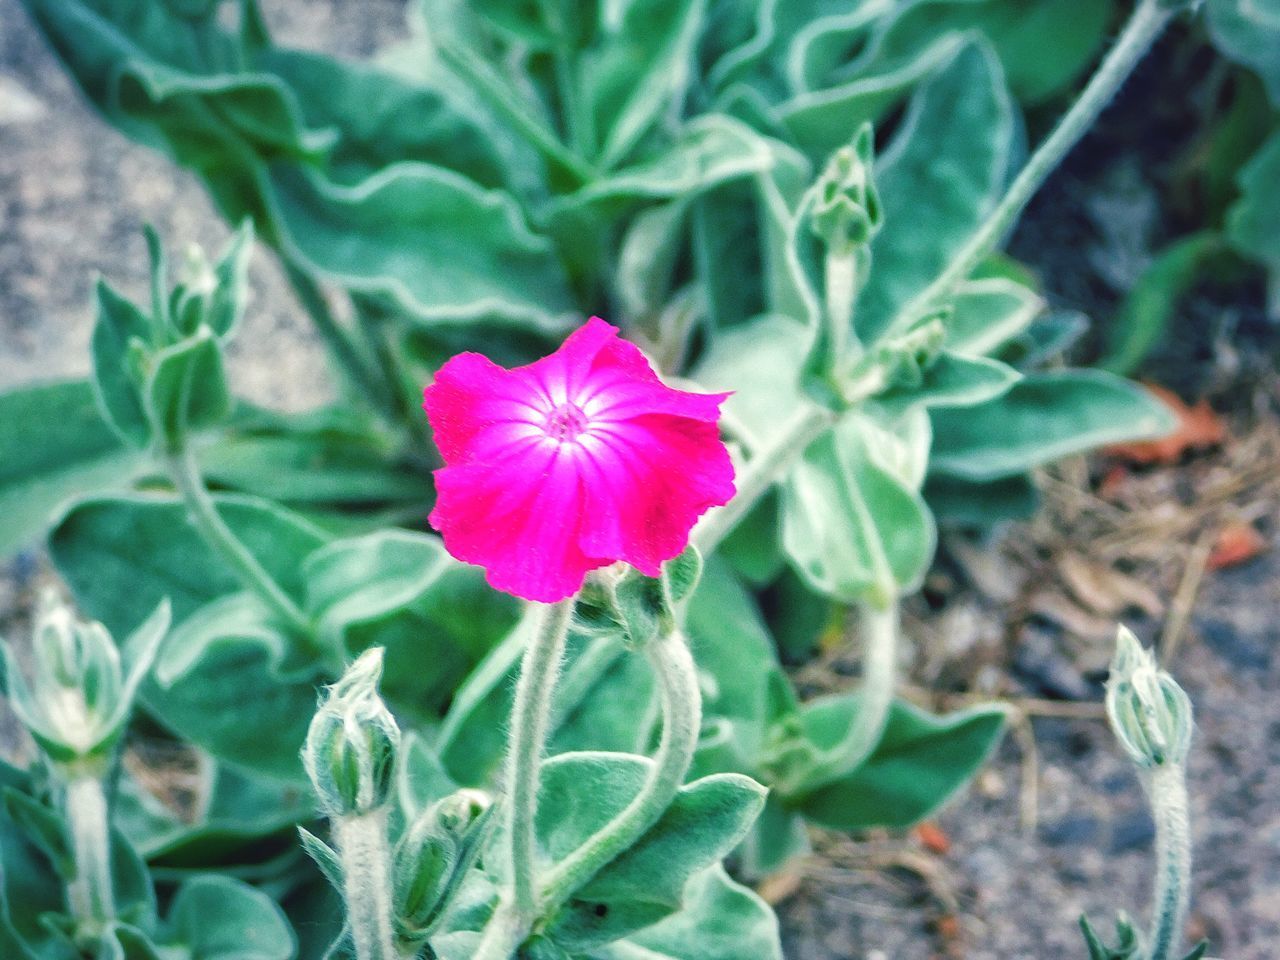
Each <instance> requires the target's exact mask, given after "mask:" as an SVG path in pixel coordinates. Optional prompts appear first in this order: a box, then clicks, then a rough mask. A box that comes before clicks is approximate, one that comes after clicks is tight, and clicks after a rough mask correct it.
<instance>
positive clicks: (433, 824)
mask: <svg viewBox="0 0 1280 960" xmlns="http://www.w3.org/2000/svg"><path fill="white" fill-rule="evenodd" d="M492 809H493V804H492V800H491V799H490V798H489V796H488V795H487V794H485V793H482V792H481V791H479V790H459V791H458V792H457V793H453V794H450V795H449V796H447V797H445V798H444V799H443V800H440V801H439V802H437V803H435V804H433V805H432V806H430V807H428V808H427V809H426V810H425V811H423V813H422V814H421V815H420V816H419V817H418V818H417V819H416V820H415V821H414V822H413V824H412V825H411V826H410V827H409V829H408V830H407V831H406V832H405V835H404V836H403V837H402V838H401V840H400V843H399V844H398V845H397V846H396V855H395V890H396V925H397V930H398V932H399V935H400V937H401V938H402V939H403V940H405V941H406V942H408V943H418V942H425V940H426V938H427V935H428V934H429V933H430V931H431V929H432V928H433V927H434V926H435V924H436V923H437V922H438V921H439V919H440V917H441V916H442V915H443V913H444V909H445V907H447V906H448V904H449V901H450V900H451V899H452V898H453V894H454V893H455V892H456V891H457V889H458V887H459V886H460V885H461V883H462V880H463V879H464V877H465V876H466V872H467V871H468V870H470V869H471V866H472V864H474V863H475V859H476V857H477V856H478V855H479V853H480V846H481V844H482V843H483V841H484V836H485V832H486V831H485V827H486V825H487V824H488V822H489V817H490V813H491V811H492Z"/></svg>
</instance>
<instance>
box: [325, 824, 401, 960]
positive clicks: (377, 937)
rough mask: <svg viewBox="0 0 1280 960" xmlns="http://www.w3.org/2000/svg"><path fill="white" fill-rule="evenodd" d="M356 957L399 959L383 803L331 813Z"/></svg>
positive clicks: (376, 959)
mask: <svg viewBox="0 0 1280 960" xmlns="http://www.w3.org/2000/svg"><path fill="white" fill-rule="evenodd" d="M333 840H334V844H335V845H336V847H337V851H338V858H339V860H340V862H341V864H342V896H343V900H344V901H345V903H346V907H347V925H348V926H349V927H350V929H351V942H352V945H353V947H354V948H355V960H403V958H402V955H401V953H400V951H399V950H398V949H397V948H396V937H395V925H394V922H393V920H392V916H391V910H392V906H391V905H392V892H391V867H390V861H391V852H390V848H389V846H388V843H387V809H386V808H385V807H380V808H378V809H377V810H373V811H371V812H369V813H362V814H351V815H347V816H339V817H334V818H333Z"/></svg>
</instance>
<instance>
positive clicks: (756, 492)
mask: <svg viewBox="0 0 1280 960" xmlns="http://www.w3.org/2000/svg"><path fill="white" fill-rule="evenodd" d="M835 421H836V415H835V414H834V413H832V411H830V410H828V409H827V408H825V407H819V406H818V405H817V404H810V405H808V406H806V407H805V408H803V409H802V410H801V411H800V412H799V413H797V414H796V415H795V417H793V418H792V420H791V422H790V423H788V424H787V426H786V428H785V429H784V430H783V431H782V433H781V434H780V435H779V436H778V437H777V438H776V439H775V440H774V442H773V443H771V444H769V446H767V447H765V448H764V449H763V450H761V451H760V452H759V453H757V454H756V455H755V456H753V457H752V458H751V459H750V460H748V461H747V465H746V467H745V468H744V469H743V470H742V472H741V473H740V474H738V479H737V485H738V492H737V493H736V494H735V495H734V497H733V499H732V500H730V501H729V502H728V503H727V504H725V505H724V506H723V507H717V508H716V509H715V510H712V511H711V512H710V513H708V514H707V515H706V516H704V517H703V518H702V520H701V521H700V522H699V523H698V525H697V527H695V528H694V531H693V537H692V541H693V545H694V546H695V547H697V548H698V550H699V552H701V553H702V555H703V556H704V557H705V556H710V555H711V553H712V551H714V550H715V548H716V547H717V546H719V545H720V541H722V540H723V539H724V538H725V537H727V536H728V535H729V534H730V533H731V532H732V531H733V528H734V527H736V526H737V525H738V523H739V522H740V521H741V520H742V518H743V517H745V516H746V515H747V514H748V513H750V512H751V508H752V507H754V506H755V505H756V503H757V502H758V501H759V500H760V498H761V497H763V496H764V495H765V494H766V493H767V492H768V491H769V488H770V487H771V486H773V484H774V483H775V482H776V481H777V479H778V478H779V477H780V476H781V475H782V474H783V473H785V472H786V470H787V468H788V467H789V466H791V464H792V463H793V462H794V461H795V460H796V458H797V457H799V456H800V455H801V454H803V453H804V451H805V449H806V448H807V447H808V446H809V444H810V443H812V442H813V441H814V440H816V439H817V438H818V437H820V436H822V434H824V433H826V431H827V429H828V428H829V427H830V426H831V425H832V424H833V423H835Z"/></svg>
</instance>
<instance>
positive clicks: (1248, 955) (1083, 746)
mask: <svg viewBox="0 0 1280 960" xmlns="http://www.w3.org/2000/svg"><path fill="white" fill-rule="evenodd" d="M265 6H266V7H267V10H266V13H267V15H268V17H269V19H270V20H271V22H272V26H273V27H274V28H275V31H276V34H277V36H278V37H279V38H280V39H281V41H282V42H288V43H292V44H295V45H299V46H305V47H312V48H318V49H326V50H330V51H336V52H338V53H340V54H342V55H350V56H364V55H367V54H368V53H370V52H371V51H372V50H373V49H375V48H376V46H377V45H378V44H379V43H383V42H386V41H387V40H388V39H391V38H394V37H395V36H396V35H397V32H398V23H399V20H398V17H399V7H400V4H398V3H395V2H392V0H378V2H364V3H359V4H357V3H355V2H347V3H340V2H338V0H323V2H319V0H309V2H307V3H305V4H304V3H301V2H297V0H295V2H291V3H283V2H279V0H277V2H271V3H267V4H265ZM1069 185H1070V184H1069V183H1068V187H1069ZM1059 189H1066V188H1063V187H1062V185H1061V183H1059ZM1064 195H1065V194H1062V193H1059V194H1057V196H1058V197H1059V198H1060V199H1061V198H1062V197H1063V196H1064ZM1032 216H1033V223H1032V224H1031V225H1030V226H1029V227H1028V228H1027V229H1026V230H1024V231H1023V233H1022V235H1021V236H1022V237H1023V238H1024V239H1023V241H1022V242H1023V244H1024V246H1023V247H1020V248H1019V249H1020V253H1021V254H1022V255H1023V256H1024V257H1030V258H1031V259H1033V260H1034V259H1035V255H1034V250H1031V251H1029V250H1027V249H1026V246H1025V245H1026V243H1027V241H1026V239H1025V238H1026V237H1027V236H1028V231H1032V232H1034V230H1035V223H1036V222H1038V223H1040V225H1041V229H1042V230H1043V226H1044V223H1045V222H1046V220H1049V219H1050V218H1051V217H1052V216H1053V212H1052V210H1048V211H1045V212H1044V213H1043V214H1042V215H1041V216H1040V217H1039V218H1038V220H1037V219H1036V218H1035V217H1036V215H1035V211H1033V215H1032ZM144 222H151V223H153V224H155V225H156V227H157V229H158V230H159V231H160V233H161V235H162V236H164V237H166V238H167V239H168V240H169V242H170V244H171V245H172V246H173V247H174V248H175V249H180V248H181V246H183V245H185V244H187V243H191V242H198V243H201V244H203V245H205V246H206V248H216V247H217V246H218V245H219V244H220V243H221V242H222V241H223V240H224V239H225V237H226V235H227V230H226V229H225V228H224V227H223V226H222V224H221V222H220V221H219V219H218V217H217V216H216V215H215V214H214V212H213V210H212V208H211V206H210V204H209V201H208V199H207V198H206V196H205V195H204V193H203V191H202V189H201V188H200V186H199V184H198V183H196V182H195V180H194V179H193V178H192V177H191V176H190V175H188V174H186V173H184V172H182V171H180V170H178V169H176V168H175V167H174V166H173V165H172V164H170V163H169V162H168V161H167V160H165V159H164V158H162V157H160V156H158V155H156V154H154V153H152V152H150V151H148V150H145V149H143V148H141V147H137V146H134V145H132V144H130V143H128V142H127V141H125V140H124V139H123V138H122V137H121V136H119V135H118V134H116V133H115V132H114V131H112V130H111V129H109V128H108V127H107V126H106V125H104V124H103V123H102V122H101V121H100V120H99V119H98V118H97V117H96V116H94V115H93V113H92V112H91V111H90V110H89V109H88V108H87V107H86V106H85V105H84V103H83V102H82V101H81V100H80V98H79V97H78V95H77V94H76V92H75V91H74V89H73V88H72V87H71V85H70V83H69V81H68V80H67V78H66V77H65V75H64V74H63V72H62V71H61V69H60V68H59V66H58V65H57V63H56V62H55V60H54V58H53V57H52V56H51V55H50V54H49V53H48V51H47V50H46V49H45V47H44V46H43V43H42V42H41V40H40V39H39V37H38V36H37V35H36V33H35V31H34V29H33V28H32V27H31V25H30V23H29V22H28V20H27V18H26V15H25V13H24V12H23V11H22V10H21V8H20V7H19V5H18V3H17V0H0V387H7V386H12V385H16V384H20V383H25V382H30V381H35V380H39V379H46V378H53V377H62V376H69V375H80V374H83V373H85V372H86V371H87V368H88V354H87V343H88V336H89V330H90V321H91V315H90V308H89V303H90V291H91V284H92V282H93V280H94V277H95V276H96V275H97V274H98V273H102V274H104V275H106V276H108V277H110V278H111V280H112V281H113V282H114V283H116V284H117V285H119V286H120V287H122V288H124V290H125V291H126V292H127V293H129V294H139V295H140V294H141V292H142V290H143V288H144V285H145V276H146V257H145V250H144V246H143V243H142V239H141V235H140V226H141V225H142V224H143V223H144ZM1081 269H1085V270H1087V269H1089V268H1088V267H1087V266H1085V267H1083V268H1082V267H1080V266H1077V271H1079V270H1081ZM252 279H253V291H254V301H253V307H252V309H251V310H250V314H249V318H248V320H247V322H246V327H245V331H244V335H243V336H242V337H241V338H240V340H239V343H240V347H239V350H238V352H237V353H236V354H235V355H234V357H233V360H232V373H233V377H234V378H235V380H236V381H237V385H238V387H239V388H240V389H241V390H242V391H243V392H244V393H246V394H248V395H249V396H252V397H254V398H255V399H257V400H259V401H261V402H263V403H267V404H270V405H273V406H277V407H282V408H298V407H305V406H308V405H311V404H313V403H316V402H318V401H320V400H322V399H324V397H325V392H324V387H323V380H324V378H323V377H320V376H319V375H318V371H320V370H321V369H322V364H323V356H322V352H321V350H320V349H319V347H318V346H317V345H316V344H315V342H314V341H313V340H312V338H311V337H310V336H309V335H308V328H307V325H306V321H305V319H304V318H303V317H302V316H301V315H300V311H299V310H298V309H297V308H296V307H295V306H294V304H293V302H292V299H291V297H290V294H289V292H288V290H287V289H286V286H285V284H284V282H283V280H282V278H281V276H280V273H279V271H278V270H277V269H276V267H275V265H274V264H273V263H271V262H269V260H268V258H267V256H265V255H259V256H258V257H256V258H255V261H254V265H253V270H252ZM1053 286H1054V283H1053V282H1052V281H1051V282H1050V287H1051V289H1052V288H1053ZM1067 286H1069V285H1067V284H1066V282H1065V281H1064V287H1063V289H1066V287H1067ZM1275 399H1276V398H1275V397H1274V396H1273V397H1271V398H1270V400H1271V402H1272V403H1274V401H1275ZM1188 546H1189V544H1188V542H1183V541H1182V540H1176V539H1175V540H1171V541H1170V544H1169V549H1170V550H1171V551H1185V550H1186V549H1187V548H1188ZM34 562H35V561H33V558H31V557H25V558H20V559H19V560H18V561H12V562H9V563H8V564H7V565H5V566H0V626H5V625H12V624H13V623H14V622H15V620H17V619H20V618H21V616H22V614H23V613H24V612H25V611H24V609H23V608H24V606H25V604H26V603H27V602H28V601H29V591H27V590H26V589H23V586H22V585H23V584H26V583H28V582H29V579H30V574H31V571H32V569H33V564H34ZM918 614H919V618H920V619H919V620H918V621H917V626H918V628H919V630H918V631H916V630H913V633H918V635H919V636H921V637H940V638H941V642H942V643H943V644H944V645H945V646H947V647H950V648H952V649H956V650H959V649H960V648H962V647H963V646H964V644H965V643H966V642H968V641H966V640H964V638H965V637H969V636H974V635H977V636H989V637H990V636H994V637H999V638H1003V639H1002V641H1001V643H1003V646H1001V645H1000V644H999V643H997V644H995V646H996V647H997V648H999V649H1001V650H1003V656H1004V660H1003V661H1002V662H999V663H997V664H996V666H997V667H998V668H999V669H1001V670H1002V671H1004V673H1005V674H1008V675H1009V676H1012V677H1014V679H1013V680H1011V681H1010V683H1008V684H1004V685H1002V687H1001V689H1011V690H1012V691H1014V692H1018V691H1022V692H1026V693H1032V694H1035V695H1037V696H1041V697H1043V696H1045V695H1046V692H1048V693H1051V694H1056V695H1057V696H1067V697H1068V698H1070V697H1080V698H1083V699H1084V700H1085V701H1088V700H1090V699H1092V700H1095V701H1096V698H1097V697H1098V694H1099V689H1100V688H1099V687H1098V685H1097V683H1096V681H1097V679H1098V678H1097V675H1096V668H1097V666H1098V665H1099V664H1100V663H1103V662H1105V655H1106V650H1105V645H1103V644H1101V643H1095V644H1094V645H1093V647H1092V648H1086V649H1085V650H1084V652H1083V653H1081V652H1080V648H1079V647H1074V648H1072V647H1068V646H1066V645H1064V644H1063V643H1061V642H1059V640H1055V639H1053V638H1052V637H1051V638H1050V639H1049V640H1047V641H1046V640H1045V638H1044V636H1043V635H1041V634H1039V633H1035V632H1034V631H1029V630H1023V631H1022V632H1020V633H1018V634H1017V635H1015V636H1012V637H1008V636H1006V635H1005V631H1004V629H1003V627H1002V624H1003V623H1004V620H1005V618H1006V617H1008V616H1010V615H1011V611H1010V610H1009V609H1006V607H1004V606H1001V604H999V603H996V602H992V601H988V600H976V599H974V598H973V597H972V596H969V595H968V594H966V593H965V592H964V590H963V589H960V590H958V592H957V593H956V594H955V595H953V596H951V597H949V598H948V600H947V603H946V604H945V605H943V608H942V609H941V610H940V611H926V610H925V606H924V605H923V604H921V608H920V610H919V611H918ZM1277 622H1280V554H1277V553H1274V552H1273V553H1270V554H1266V555H1264V556H1263V557H1262V558H1260V559H1258V560H1255V561H1254V562H1253V563H1251V564H1249V565H1247V566H1245V567H1242V568H1240V569H1238V570H1234V571H1231V572H1223V573H1220V574H1218V575H1215V576H1213V577H1211V578H1209V579H1208V580H1207V581H1206V583H1205V585H1204V588H1203V589H1202V590H1201V592H1200V597H1199V601H1198V603H1197V605H1196V608H1195V611H1194V614H1193V615H1192V618H1191V622H1190V625H1189V628H1188V630H1187V631H1186V639H1185V640H1184V642H1183V644H1182V648H1181V650H1180V651H1179V653H1178V655H1177V657H1176V659H1175V661H1174V663H1173V669H1174V670H1175V672H1176V673H1177V674H1178V675H1179V676H1180V677H1181V678H1182V679H1183V680H1184V681H1185V685H1186V687H1187V689H1188V690H1189V692H1190V693H1191V695H1192V697H1193V699H1194V701H1195V703H1196V706H1197V716H1198V722H1199V735H1198V739H1197V743H1196V748H1195V752H1194V755H1193V759H1192V764H1191V775H1190V776H1191V789H1192V805H1193V818H1194V830H1195V842H1196V849H1197V851H1198V870H1197V874H1196V883H1195V887H1196V889H1195V900H1194V909H1193V916H1192V927H1193V928H1194V929H1193V931H1192V932H1193V933H1195V934H1197V935H1199V934H1203V935H1207V936H1209V937H1210V938H1211V939H1212V940H1213V943H1214V949H1213V953H1214V954H1215V955H1216V956H1219V957H1223V958H1231V960H1271V958H1273V957H1274V956H1275V948H1274V944H1275V943H1276V942H1280V700H1278V699H1277V687H1278V686H1280V662H1277V658H1276V657H1275V656H1274V653H1273V647H1274V641H1275V626H1274V625H1275V624H1276V623H1277ZM1144 626H1145V627H1146V633H1147V639H1149V638H1150V635H1151V634H1153V633H1155V632H1156V627H1157V624H1156V623H1155V622H1154V621H1152V622H1147V623H1145V624H1143V623H1138V624H1137V627H1138V628H1139V629H1142V628H1143V627H1144ZM931 642H932V641H931ZM1028 651H1031V652H1032V653H1035V652H1036V651H1040V652H1041V653H1043V656H1038V657H1033V656H1031V655H1030V654H1029V653H1028ZM1029 658H1030V659H1029ZM917 659H918V660H928V659H930V657H928V656H924V655H921V656H918V657H917ZM934 659H936V658H934ZM944 659H945V657H944ZM934 673H936V671H931V672H930V676H933V675H934ZM1064 678H1065V679H1064ZM1064 686H1065V688H1066V689H1063V687H1064ZM1075 707H1079V709H1078V710H1076V712H1078V713H1081V714H1087V713H1088V712H1089V711H1090V710H1091V709H1092V708H1090V707H1088V706H1081V705H1080V704H1076V705H1075ZM1075 707H1071V708H1067V709H1068V711H1070V710H1072V709H1075ZM1048 709H1050V710H1053V709H1055V708H1052V707H1051V708H1048ZM1031 712H1032V713H1034V712H1035V711H1034V710H1032V711H1031ZM1032 733H1033V734H1034V736H1033V737H1032V736H1031V734H1032ZM1033 748H1034V749H1033ZM936 825H937V827H938V828H939V829H940V831H941V833H940V834H939V833H932V834H926V835H923V836H922V835H919V834H913V835H912V836H911V837H905V838H904V837H887V836H886V837H872V838H868V839H865V840H860V841H858V842H854V841H850V840H848V839H845V838H838V837H820V838H818V845H817V846H818V850H819V854H818V855H816V856H815V857H814V858H812V859H811V860H809V861H807V862H806V863H804V864H802V865H800V866H799V867H798V869H797V870H796V871H794V872H793V873H792V874H790V875H788V876H787V877H783V878H778V879H775V881H774V882H772V883H770V885H769V888H768V893H769V894H770V895H771V896H772V897H773V898H774V899H776V900H778V901H779V910H780V913H781V916H782V918H783V925H784V930H785V938H786V944H787V955H788V956H789V957H790V958H791V960H844V958H863V957H865V958H868V960H871V958H876V960H891V958H892V960H932V958H948V960H951V958H955V960H959V958H963V960H994V958H1007V960H1013V958H1024V957H1026V958H1030V957H1035V958H1059V957H1061V958H1078V957H1083V955H1084V950H1083V946H1082V944H1081V941H1080V938H1079V934H1078V932H1077V931H1076V928H1075V922H1076V917H1077V916H1078V915H1079V913H1080V912H1081V911H1087V912H1088V913H1089V915H1090V916H1092V917H1093V918H1094V919H1095V921H1097V922H1099V924H1100V925H1101V924H1105V923H1107V922H1108V920H1109V918H1110V916H1111V915H1112V914H1113V913H1114V911H1115V910H1116V909H1117V908H1126V909H1128V910H1130V911H1132V912H1135V913H1136V914H1138V916H1140V917H1145V913H1146V901H1147V890H1148V887H1149V882H1150V874H1151V870H1152V860H1151V850H1150V848H1151V840H1152V835H1153V831H1152V826H1151V822H1150V819H1149V817H1148V816H1147V815H1146V813H1145V805H1144V801H1143V797H1142V793H1141V788H1140V786H1139V784H1138V781H1137V779H1136V778H1135V776H1134V775H1133V773H1132V771H1131V770H1130V768H1129V767H1128V765H1127V764H1126V763H1125V762H1124V761H1123V760H1122V758H1121V757H1120V755H1119V752H1118V750H1117V749H1116V747H1115V746H1114V744H1113V742H1112V740H1111V738H1110V736H1109V734H1108V733H1107V730H1106V728H1105V725H1104V724H1103V723H1102V722H1101V721H1100V720H1099V719H1097V718H1096V717H1094V718H1087V717H1086V718H1077V719H1067V718H1062V717H1049V716H1044V717H1038V718H1035V719H1033V720H1031V721H1030V725H1029V726H1027V725H1024V726H1022V727H1019V728H1018V732H1017V734H1016V735H1014V736H1010V737H1009V738H1008V739H1007V740H1006V742H1005V744H1004V745H1003V746H1002V748H1001V749H1000V751H999V753H998V755H997V757H996V758H995V760H994V762H993V763H992V764H991V765H990V767H989V768H988V770H987V771H985V772H984V773H983V774H982V775H981V776H980V777H979V779H978V781H977V782H976V784H975V785H974V787H973V788H972V789H970V790H969V791H968V792H967V794H966V795H965V796H963V797H960V798H957V800H956V801H955V802H953V803H952V804H951V805H950V806H949V807H948V809H947V810H946V811H944V813H943V814H942V815H941V816H940V817H939V818H938V820H937V823H936ZM925 840H928V841H929V844H928V845H927V846H926V844H925V843H924V841H925ZM744 960H747V958H744Z"/></svg>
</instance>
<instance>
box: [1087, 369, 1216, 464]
mask: <svg viewBox="0 0 1280 960" xmlns="http://www.w3.org/2000/svg"><path fill="white" fill-rule="evenodd" d="M1143 386H1144V387H1146V389H1147V390H1148V391H1149V392H1150V393H1151V394H1152V395H1154V396H1155V397H1156V399H1158V400H1160V402H1162V403H1163V404H1164V405H1165V406H1166V407H1168V408H1169V409H1170V410H1172V411H1173V414H1174V416H1175V417H1177V418H1178V425H1177V427H1176V428H1175V429H1174V431H1173V432H1172V433H1170V434H1169V435H1168V436H1165V437H1160V438H1159V439H1156V440H1141V441H1138V442H1135V443H1117V444H1113V445H1112V446H1110V447H1107V448H1106V450H1105V451H1104V452H1105V453H1107V454H1108V455H1109V456H1112V457H1116V458H1117V459H1119V460H1124V461H1126V462H1128V463H1136V464H1166V465H1167V464H1173V463H1177V462H1178V461H1179V460H1181V459H1182V457H1183V455H1184V454H1186V453H1192V452H1196V451H1199V450H1207V449H1209V448H1210V447H1216V446H1217V445H1218V444H1220V443H1222V441H1223V440H1224V439H1226V436H1227V430H1226V427H1225V426H1224V425H1223V423H1222V419H1221V418H1220V417H1219V416H1218V415H1217V414H1216V413H1214V412H1213V408H1212V407H1210V406H1209V403H1208V401H1207V400H1201V401H1199V402H1198V403H1197V404H1196V405H1195V406H1194V407H1189V406H1187V405H1186V404H1185V403H1183V402H1182V398H1181V397H1179V396H1178V395H1177V394H1176V393H1174V392H1173V391H1172V390H1169V389H1167V388H1165V387H1161V386H1158V385H1156V384H1153V383H1146V384H1143Z"/></svg>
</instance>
